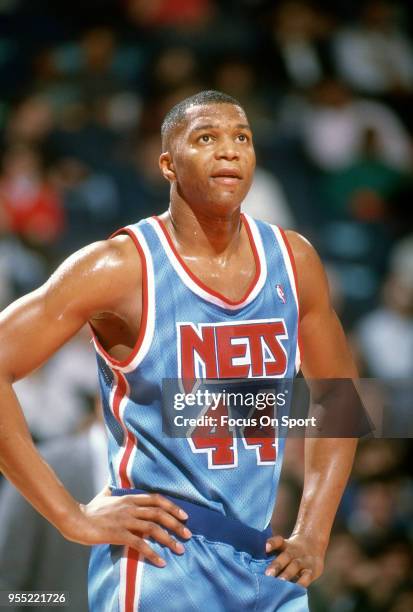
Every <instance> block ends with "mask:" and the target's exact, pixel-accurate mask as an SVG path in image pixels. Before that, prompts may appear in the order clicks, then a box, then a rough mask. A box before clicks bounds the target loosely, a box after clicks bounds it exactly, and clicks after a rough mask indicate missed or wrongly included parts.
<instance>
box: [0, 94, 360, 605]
mask: <svg viewBox="0 0 413 612" xmlns="http://www.w3.org/2000/svg"><path fill="white" fill-rule="evenodd" d="M162 138H163V144H162V146H163V152H162V154H161V156H160V162H159V163H160V169H161V172H162V174H163V176H164V177H165V178H166V179H167V180H168V181H169V182H170V185H171V201H170V207H169V210H168V211H167V212H165V213H164V214H163V215H161V216H160V217H158V218H151V219H145V220H143V221H141V222H139V223H137V224H136V225H131V226H129V227H128V228H126V229H124V230H121V231H120V232H119V233H118V234H117V235H116V236H114V237H112V238H111V239H109V240H106V241H103V242H98V243H96V244H92V245H90V246H88V247H86V248H84V249H82V250H81V251H79V252H78V253H76V254H75V255H73V256H72V257H70V258H69V259H68V260H67V261H66V262H65V263H63V265H62V266H61V267H60V268H59V269H58V270H57V272H56V273H55V274H53V275H52V277H51V278H50V279H49V281H48V282H47V283H46V284H45V285H44V286H43V287H41V288H40V289H38V290H37V291H35V292H33V293H32V294H30V295H28V296H26V297H24V298H22V299H20V300H18V301H17V302H16V303H15V304H13V305H12V306H10V307H9V308H8V309H6V311H5V312H4V313H3V315H2V318H1V339H2V342H1V345H0V398H1V410H0V445H1V446H0V449H1V468H2V470H3V471H4V473H5V474H6V475H7V477H8V478H9V479H10V480H11V481H12V482H13V483H14V484H15V485H16V487H18V488H19V489H20V491H21V492H22V493H23V495H25V496H26V497H27V499H28V500H29V501H30V502H31V503H32V504H33V506H35V507H36V508H37V509H38V511H39V512H41V513H42V514H43V515H44V516H45V517H46V518H47V519H48V520H49V521H50V522H52V523H53V524H54V525H55V526H56V528H57V529H58V530H60V532H61V533H62V534H63V535H64V536H65V537H66V538H68V539H69V540H73V541H76V542H81V543H83V544H88V545H95V546H94V548H93V552H92V557H91V564H90V609H91V610H92V611H93V612H102V611H104V612H112V611H118V610H120V611H125V612H133V611H134V610H137V609H138V608H139V610H144V611H151V612H152V611H153V610H177V611H178V610H179V611H182V610H185V612H189V611H199V610H204V609H208V610H214V611H225V612H228V611H235V610H237V611H239V610H249V609H251V610H263V611H273V610H280V611H282V612H303V611H305V610H308V602H307V592H306V588H307V587H308V585H309V584H310V583H311V582H312V581H313V580H315V579H316V578H317V577H318V576H319V575H320V573H321V572H322V568H323V559H324V555H325V551H326V547H327V543H328V539H329V534H330V530H331V526H332V522H333V519H334V516H335V513H336V510H337V505H338V503H339V500H340V498H341V495H342V492H343V489H344V486H345V483H346V481H347V478H348V475H349V472H350V469H351V465H352V461H353V455H354V451H355V441H354V440H352V439H341V440H337V439H314V438H312V439H307V440H306V449H305V482H304V491H303V496H302V501H301V505H300V508H299V513H298V517H297V521H296V525H295V528H294V530H293V533H292V535H291V537H289V538H288V539H283V538H282V537H280V536H277V535H275V536H272V535H271V533H270V532H269V531H268V528H267V526H268V524H269V520H270V517H271V513H272V510H273V507H274V501H275V496H276V491H277V485H278V479H279V474H280V469H281V460H282V450H283V448H282V446H283V445H282V440H278V441H274V440H272V441H270V442H271V443H270V444H269V443H268V441H269V439H266V441H264V440H261V441H259V440H257V439H256V438H251V437H249V436H248V433H247V432H246V431H245V432H244V438H242V439H241V438H235V437H232V435H231V432H227V433H226V434H225V435H223V436H222V437H221V439H220V441H215V442H214V441H212V442H211V444H209V445H208V440H207V439H206V438H201V437H199V436H197V435H196V431H194V432H193V435H192V437H188V438H172V437H167V436H163V435H162V418H161V408H160V396H161V392H160V388H161V383H162V380H163V379H166V378H173V377H175V378H176V377H184V376H185V377H186V378H189V379H191V378H192V379H193V378H196V377H197V376H199V375H201V374H202V373H203V375H205V376H206V377H207V378H218V379H219V378H246V377H250V378H277V377H278V378H280V377H290V378H291V377H293V376H294V374H295V373H296V372H297V370H298V369H299V368H301V370H302V372H303V373H304V375H305V377H308V378H309V379H311V378H329V377H331V378H339V377H354V376H355V375H356V372H355V369H354V366H353V363H352V361H351V357H350V354H349V351H348V348H347V345H346V341H345V337H344V334H343V331H342V328H341V326H340V323H339V322H338V320H337V317H336V315H335V313H334V311H333V310H332V307H331V304H330V299H329V293H328V287H327V281H326V277H325V274H324V271H323V268H322V265H321V263H320V260H319V258H318V256H317V254H316V253H315V251H314V249H313V248H312V247H311V245H310V244H309V243H308V242H307V241H306V240H305V239H304V238H302V237H301V236H300V235H298V234H296V233H294V232H286V233H284V232H283V231H282V230H281V229H279V228H277V227H275V226H270V225H267V224H265V223H262V222H258V221H254V220H253V219H252V218H250V217H247V216H243V215H242V214H241V212H240V206H241V202H242V201H243V199H244V198H245V195H246V193H247V191H248V189H249V187H250V185H251V181H252V177H253V172H254V166H255V154H254V148H253V143H252V134H251V128H250V126H249V124H248V121H247V118H246V115H245V112H244V110H243V109H242V107H241V106H240V104H239V103H238V102H237V101H236V100H234V99H233V98H231V97H229V96H226V95H225V94H222V93H219V92H214V91H208V92H201V93H200V94H197V95H196V96H193V97H191V98H188V99H186V100H184V101H183V102H181V103H179V104H178V105H177V106H175V107H174V108H173V109H172V110H171V111H170V112H169V113H168V115H167V116H166V118H165V120H164V123H163V126H162ZM85 322H89V323H90V325H91V328H92V330H93V333H94V345H95V348H96V351H97V361H98V370H99V380H100V385H101V391H102V398H103V404H104V411H105V416H106V421H107V427H108V432H109V464H110V472H111V482H110V488H109V489H108V491H106V492H105V493H102V494H101V495H99V496H97V497H96V498H94V499H93V500H92V501H91V502H90V503H89V504H87V505H82V504H79V503H78V502H77V501H76V500H75V499H73V498H72V497H71V496H70V495H69V493H68V492H67V491H66V490H65V489H64V488H63V486H62V484H61V483H60V482H59V481H58V479H57V477H56V475H55V474H54V473H53V472H52V470H51V469H50V468H49V467H48V465H46V463H45V462H44V461H43V460H42V459H41V458H40V456H39V454H38V452H37V450H36V448H35V447H34V445H33V443H32V440H31V437H30V435H29V432H28V430H27V427H26V424H25V421H24V418H23V416H22V412H21V410H20V408H19V405H18V402H17V399H16V397H15V395H14V392H13V390H12V383H13V382H14V381H15V380H17V379H19V378H21V377H23V376H25V375H26V374H28V373H29V372H31V371H32V370H34V369H35V368H37V367H39V366H40V365H41V364H42V363H44V361H46V359H48V357H50V355H52V354H53V353H54V352H55V351H56V350H57V349H58V348H59V347H60V346H61V345H62V344H63V343H65V342H66V341H67V340H68V339H69V338H70V337H71V336H73V335H74V334H75V333H76V332H77V331H78V330H79V329H80V328H81V327H82V326H83V325H84V324H85ZM298 330H299V333H300V346H298ZM22 529H23V526H22ZM22 537H24V531H23V532H22Z"/></svg>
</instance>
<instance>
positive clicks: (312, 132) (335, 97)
mask: <svg viewBox="0 0 413 612" xmlns="http://www.w3.org/2000/svg"><path fill="white" fill-rule="evenodd" d="M302 130H303V132H302V136H303V139H304V146H305V149H306V151H307V153H308V155H309V156H310V158H311V159H312V160H313V162H314V163H315V164H316V165H317V166H318V167H320V168H321V169H323V170H326V171H332V170H338V169H340V168H345V167H347V166H349V165H350V164H352V163H354V162H355V161H356V160H357V158H358V157H360V155H361V154H362V152H363V147H364V146H365V137H366V131H368V130H373V131H374V134H375V149H376V156H377V158H378V159H380V160H381V161H383V162H386V163H387V164H388V165H389V166H391V167H394V168H397V169H398V170H401V171H406V170H410V169H411V163H412V151H411V143H410V139H409V135H408V133H407V132H406V130H405V128H404V127H403V125H402V124H401V123H400V121H399V120H398V118H397V116H396V115H395V113H394V112H393V111H392V110H391V109H390V108H388V107H386V106H384V105H383V104H380V103H378V102H373V101H371V100H366V99H363V98H358V97H357V96H354V95H353V94H352V93H351V91H350V90H349V89H348V87H346V85H344V83H342V82H341V81H339V80H336V79H332V78H330V79H327V80H324V81H322V82H321V83H319V84H318V85H317V86H316V87H315V88H314V89H313V91H312V94H311V97H310V100H309V105H308V107H307V110H306V111H304V116H303V123H302Z"/></svg>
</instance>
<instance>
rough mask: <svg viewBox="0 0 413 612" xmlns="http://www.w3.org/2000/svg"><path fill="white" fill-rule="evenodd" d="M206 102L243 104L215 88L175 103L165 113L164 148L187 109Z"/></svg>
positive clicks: (162, 133) (162, 129)
mask: <svg viewBox="0 0 413 612" xmlns="http://www.w3.org/2000/svg"><path fill="white" fill-rule="evenodd" d="M204 104H233V105H234V106H239V108H241V109H242V106H241V104H240V102H238V100H236V99H235V98H233V97H232V96H229V95H228V94H225V93H223V92H222V91H215V90H214V89H207V90H205V91H200V92H199V93H197V94H194V95H193V96H190V97H189V98H185V99H184V100H182V101H181V102H178V104H175V106H173V107H172V108H171V110H170V111H169V112H168V113H167V114H166V115H165V118H164V120H163V122H162V127H161V136H162V149H163V150H165V148H166V147H167V145H168V138H169V135H170V133H171V132H172V130H174V129H175V128H176V127H177V126H178V125H179V124H180V123H181V122H182V121H183V120H184V119H185V114H186V111H187V110H188V109H189V108H190V107H191V106H202V105H204Z"/></svg>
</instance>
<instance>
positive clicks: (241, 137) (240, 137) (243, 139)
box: [237, 134, 248, 142]
mask: <svg viewBox="0 0 413 612" xmlns="http://www.w3.org/2000/svg"><path fill="white" fill-rule="evenodd" d="M237 139H238V140H239V141H240V142H248V136H247V135H246V134H238V136H237Z"/></svg>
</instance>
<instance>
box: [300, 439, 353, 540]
mask: <svg viewBox="0 0 413 612" xmlns="http://www.w3.org/2000/svg"><path fill="white" fill-rule="evenodd" d="M356 446H357V440H355V439H353V438H341V439H338V438H307V439H306V441H305V475H304V489H303V495H302V499H301V504H300V508H299V512H298V517H297V521H296V524H295V527H294V531H293V535H295V534H300V535H304V536H305V537H306V538H308V539H309V540H310V541H311V542H312V543H313V545H314V546H316V547H317V548H318V549H319V550H321V551H322V552H324V551H325V549H326V548H327V545H328V541H329V538H330V532H331V528H332V525H333V522H334V518H335V515H336V512H337V508H338V505H339V503H340V500H341V497H342V495H343V491H344V488H345V486H346V483H347V480H348V477H349V475H350V471H351V467H352V464H353V459H354V453H355V450H356Z"/></svg>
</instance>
